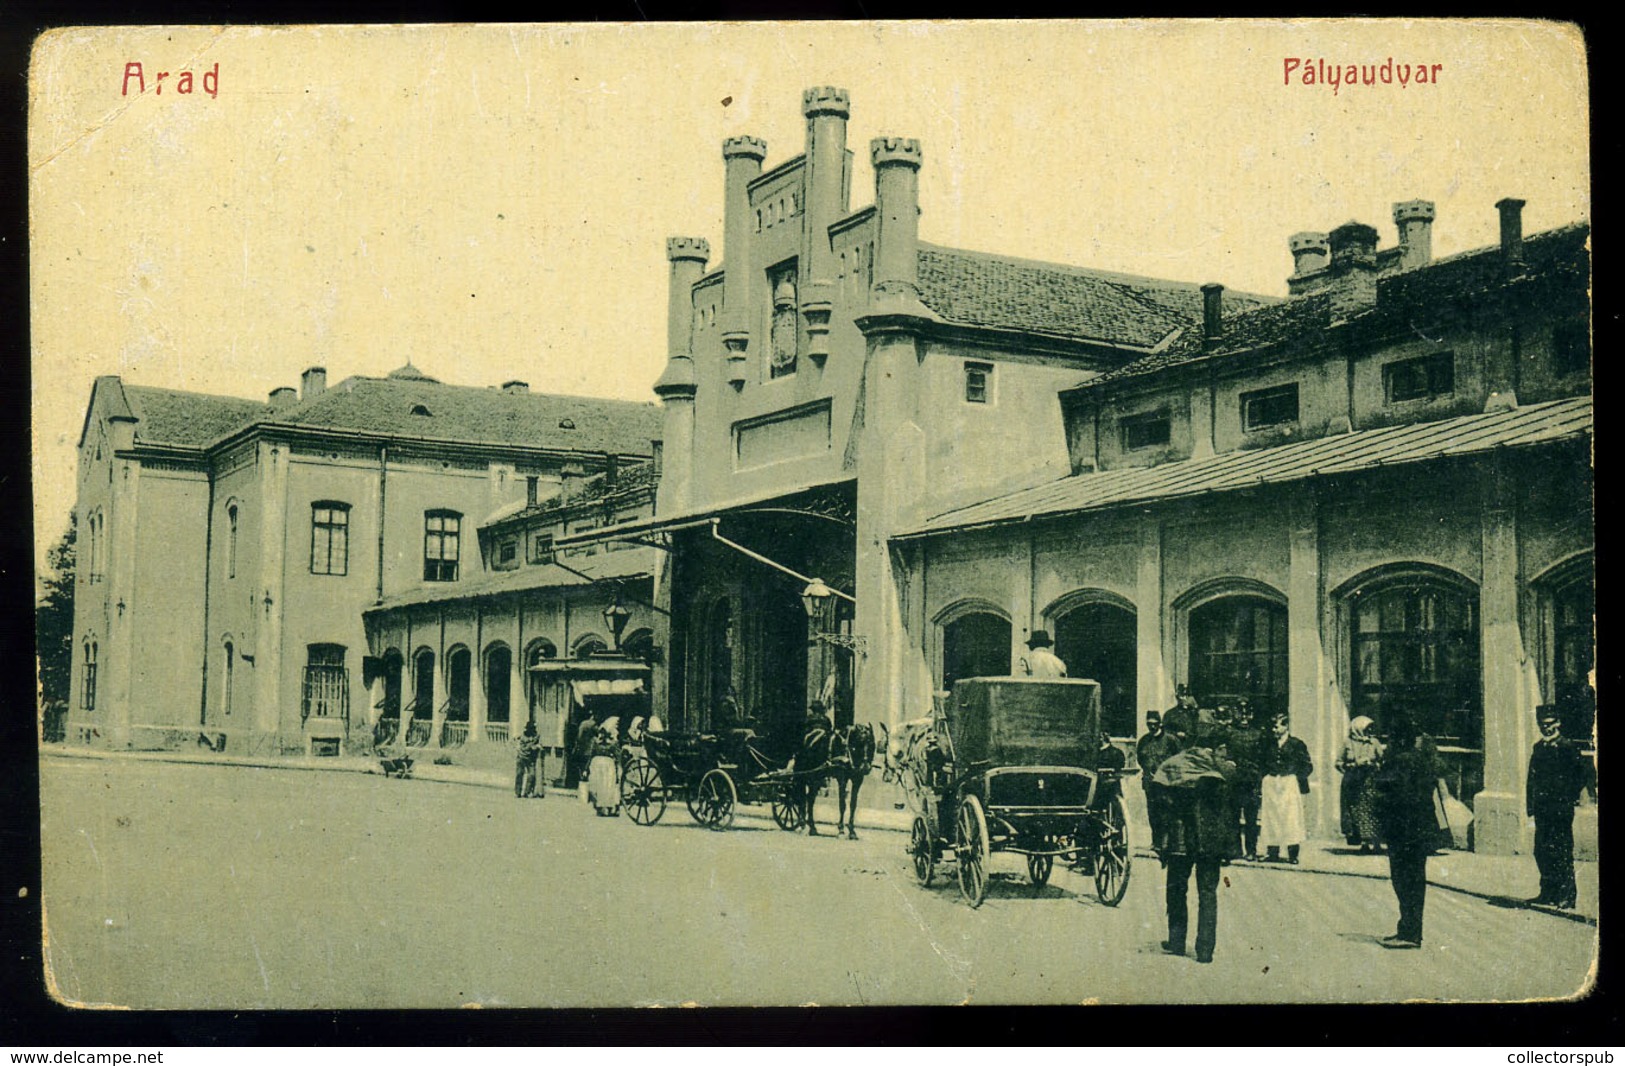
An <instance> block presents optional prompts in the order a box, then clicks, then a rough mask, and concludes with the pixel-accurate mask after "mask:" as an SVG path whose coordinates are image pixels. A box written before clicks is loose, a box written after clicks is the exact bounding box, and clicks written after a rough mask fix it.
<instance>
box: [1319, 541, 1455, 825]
mask: <svg viewBox="0 0 1625 1066" xmlns="http://www.w3.org/2000/svg"><path fill="white" fill-rule="evenodd" d="M1348 609H1349V629H1350V654H1351V661H1350V664H1349V680H1350V688H1351V693H1350V695H1351V698H1350V700H1349V714H1351V715H1360V714H1363V715H1367V716H1369V717H1370V718H1372V719H1373V720H1374V721H1376V723H1377V725H1378V727H1379V728H1380V727H1381V726H1382V725H1383V715H1384V712H1385V710H1387V709H1389V708H1398V707H1402V708H1405V709H1406V710H1409V711H1410V712H1411V713H1412V716H1413V719H1414V721H1415V722H1416V723H1417V725H1418V726H1420V727H1421V728H1422V729H1423V730H1424V731H1426V732H1427V733H1429V734H1431V735H1432V736H1433V737H1434V738H1435V739H1436V740H1438V741H1439V743H1440V744H1442V745H1450V746H1457V747H1463V748H1471V749H1477V748H1480V747H1482V745H1483V736H1484V718H1483V705H1482V701H1481V700H1480V696H1479V688H1480V681H1479V668H1478V654H1479V639H1478V593H1477V591H1476V590H1475V589H1473V588H1472V586H1471V585H1470V584H1469V583H1468V582H1466V581H1465V580H1463V579H1459V578H1455V577H1454V575H1450V576H1448V577H1447V576H1445V575H1443V574H1440V573H1435V572H1432V571H1431V570H1429V571H1411V572H1395V573H1391V574H1385V575H1379V576H1378V577H1376V578H1374V579H1372V580H1370V581H1368V582H1366V583H1364V584H1362V585H1360V586H1359V587H1357V588H1355V589H1354V590H1353V591H1352V592H1350V593H1349V595H1348ZM1475 791H1476V790H1475ZM1458 795H1459V793H1458Z"/></svg>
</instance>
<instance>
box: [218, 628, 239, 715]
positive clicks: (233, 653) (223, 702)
mask: <svg viewBox="0 0 1625 1066" xmlns="http://www.w3.org/2000/svg"><path fill="white" fill-rule="evenodd" d="M221 650H222V652H223V655H222V658H223V659H224V660H225V665H224V668H223V669H222V670H221V671H220V713H221V714H222V715H229V714H231V700H232V690H233V686H232V673H233V671H235V670H236V668H237V649H236V648H235V647H233V646H232V643H231V641H229V640H228V641H226V643H225V645H224V646H223V647H222V649H221Z"/></svg>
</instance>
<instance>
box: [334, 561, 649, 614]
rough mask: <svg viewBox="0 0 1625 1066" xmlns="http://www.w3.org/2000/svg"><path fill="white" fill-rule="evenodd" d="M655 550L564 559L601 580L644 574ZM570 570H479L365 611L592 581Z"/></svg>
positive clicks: (547, 566)
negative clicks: (460, 579) (465, 578)
mask: <svg viewBox="0 0 1625 1066" xmlns="http://www.w3.org/2000/svg"><path fill="white" fill-rule="evenodd" d="M657 550H658V549H655V548H623V549H621V550H620V551H611V552H600V553H598V554H597V555H579V556H569V557H567V558H565V560H564V563H565V565H566V566H568V567H570V570H579V571H581V573H583V574H587V575H589V576H590V577H592V578H594V579H597V580H600V581H602V580H607V579H621V580H627V579H635V578H643V577H648V576H650V575H651V574H653V573H654V565H655V552H656V551H657ZM570 570H566V569H564V567H562V566H557V565H555V564H553V563H547V564H545V565H541V566H531V565H523V566H520V567H519V568H518V569H516V570H496V571H481V572H480V573H478V574H475V575H473V576H472V577H470V578H468V579H467V580H466V581H457V582H449V583H435V584H425V585H420V586H418V587H417V588H413V589H409V590H407V591H406V592H402V593H397V594H396V595H394V596H388V597H385V599H384V601H383V602H382V603H379V604H376V605H374V606H372V607H368V608H367V609H366V612H364V613H368V614H370V613H372V612H374V611H384V610H388V609H390V608H391V607H407V606H412V605H414V604H424V603H450V602H456V601H460V600H468V599H474V598H477V597H481V596H500V595H504V594H508V593H515V592H526V591H529V590H532V589H549V588H568V587H571V586H576V585H583V586H584V585H588V584H591V582H589V581H588V580H587V579H586V578H583V577H580V576H578V575H576V574H572V573H570Z"/></svg>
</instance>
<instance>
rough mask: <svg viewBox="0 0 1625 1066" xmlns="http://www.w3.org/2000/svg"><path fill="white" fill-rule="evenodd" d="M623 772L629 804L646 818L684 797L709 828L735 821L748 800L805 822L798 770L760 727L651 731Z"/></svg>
mask: <svg viewBox="0 0 1625 1066" xmlns="http://www.w3.org/2000/svg"><path fill="white" fill-rule="evenodd" d="M641 741H642V743H641V744H640V745H639V746H638V747H637V748H636V749H634V750H632V751H631V752H629V757H628V758H627V760H626V763H625V769H624V770H623V771H622V775H621V805H622V806H623V807H624V808H625V809H626V813H627V814H628V815H629V816H630V817H631V819H632V820H633V821H634V822H636V823H637V824H638V825H654V824H655V823H656V822H658V821H660V818H661V815H663V814H665V813H666V806H667V803H668V802H669V801H671V800H673V799H675V798H676V797H677V796H681V797H682V798H683V799H684V800H685V802H686V803H687V806H688V813H689V814H690V815H691V816H692V817H693V818H694V820H695V821H696V822H698V823H700V824H701V825H703V826H705V827H706V828H708V829H726V828H728V826H730V825H732V824H733V816H734V807H735V806H736V805H737V804H740V803H766V804H770V805H771V806H772V809H773V820H774V821H775V822H777V823H778V825H779V828H781V829H785V830H795V829H799V828H801V826H802V825H803V824H804V816H803V814H802V799H801V796H800V795H799V794H798V787H799V786H802V785H803V784H805V782H804V780H803V778H805V777H806V776H807V773H803V774H800V775H798V773H797V771H796V770H795V769H794V768H793V765H792V761H791V760H790V759H789V758H788V757H781V756H779V755H777V754H776V753H774V752H772V751H771V750H770V749H769V748H768V747H766V746H765V745H763V744H762V743H761V742H760V741H759V740H758V738H757V735H756V733H755V731H754V730H751V729H731V730H727V731H726V732H723V733H718V734H713V733H652V732H651V733H645V734H643V736H642V738H641Z"/></svg>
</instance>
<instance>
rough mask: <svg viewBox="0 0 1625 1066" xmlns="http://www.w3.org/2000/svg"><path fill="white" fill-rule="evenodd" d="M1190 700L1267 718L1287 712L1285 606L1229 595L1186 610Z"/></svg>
mask: <svg viewBox="0 0 1625 1066" xmlns="http://www.w3.org/2000/svg"><path fill="white" fill-rule="evenodd" d="M1187 626H1188V631H1189V635H1190V659H1189V663H1188V665H1189V676H1190V687H1191V694H1192V695H1194V696H1195V697H1196V701H1197V703H1199V704H1200V705H1201V706H1203V707H1216V706H1218V705H1219V704H1221V703H1234V702H1236V701H1238V700H1241V699H1247V700H1249V701H1251V703H1252V705H1253V707H1254V709H1255V711H1256V713H1257V714H1258V715H1260V716H1261V717H1263V716H1268V715H1270V714H1274V713H1277V712H1285V711H1286V709H1287V645H1286V605H1285V604H1283V603H1277V602H1275V601H1274V600H1271V599H1269V598H1266V597H1264V596H1256V595H1230V596H1220V597H1218V598H1216V599H1211V600H1207V601H1206V602H1204V603H1200V604H1198V605H1197V606H1195V607H1192V608H1191V610H1190V615H1189V618H1188V622H1187Z"/></svg>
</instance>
